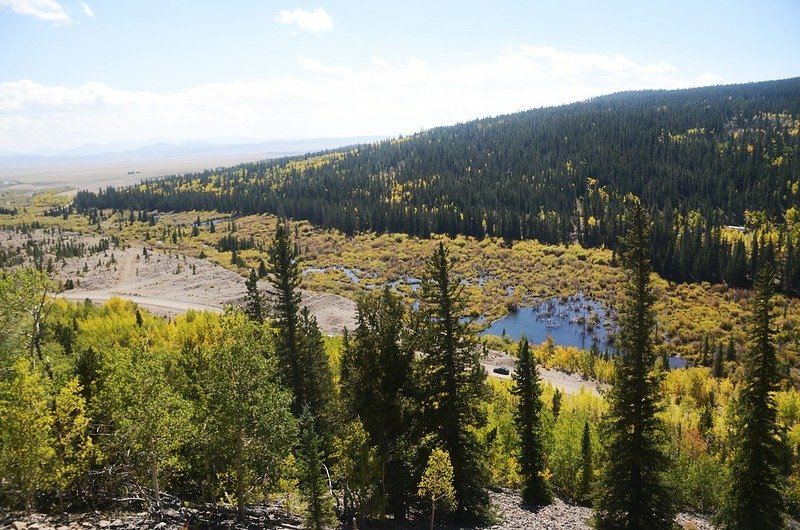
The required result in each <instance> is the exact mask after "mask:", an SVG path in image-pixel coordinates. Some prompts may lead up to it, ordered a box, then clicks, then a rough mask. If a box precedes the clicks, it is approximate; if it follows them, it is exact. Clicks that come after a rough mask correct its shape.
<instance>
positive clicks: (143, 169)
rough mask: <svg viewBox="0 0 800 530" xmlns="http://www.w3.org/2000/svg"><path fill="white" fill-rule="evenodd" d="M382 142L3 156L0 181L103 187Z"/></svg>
mask: <svg viewBox="0 0 800 530" xmlns="http://www.w3.org/2000/svg"><path fill="white" fill-rule="evenodd" d="M382 139H384V137H381V136H353V137H343V138H310V139H304V140H285V141H270V142H256V143H215V142H213V141H209V142H190V143H182V144H173V143H167V142H160V143H153V144H147V145H138V146H137V145H136V144H135V143H132V142H116V143H111V144H105V145H96V144H92V145H86V146H82V147H79V148H75V149H69V150H65V151H62V152H60V153H58V154H15V153H10V152H8V151H5V152H0V179H2V180H9V181H13V182H17V183H20V184H25V185H29V186H31V185H32V186H39V187H41V186H67V187H85V186H92V187H94V186H103V185H124V184H131V183H133V182H136V181H138V180H139V179H142V178H154V177H160V176H163V175H176V174H182V173H186V172H189V171H200V170H202V169H205V168H209V167H211V168H213V167H219V166H230V165H235V164H238V163H241V162H250V161H256V160H264V159H271V158H277V157H284V156H292V155H299V154H304V153H309V152H317V151H324V150H328V149H336V148H340V147H343V146H347V145H353V144H364V143H372V142H376V141H379V140H382Z"/></svg>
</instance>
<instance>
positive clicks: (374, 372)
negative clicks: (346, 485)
mask: <svg viewBox="0 0 800 530" xmlns="http://www.w3.org/2000/svg"><path fill="white" fill-rule="evenodd" d="M404 315H405V309H404V307H403V300H402V298H400V296H398V295H396V294H393V293H392V292H391V290H390V288H389V287H388V286H387V287H386V288H385V289H384V290H383V291H382V292H379V293H372V294H371V295H369V296H365V297H363V298H361V299H360V300H359V301H358V303H357V315H356V321H357V326H356V329H355V331H354V332H353V334H352V335H349V336H348V337H347V340H346V341H345V348H344V353H343V354H342V362H341V367H342V370H341V387H342V401H343V402H344V407H345V412H346V414H347V416H348V419H350V420H352V421H356V420H357V419H360V421H361V422H362V423H363V425H364V429H365V430H366V432H367V433H368V435H369V439H370V444H372V445H374V446H375V447H376V448H377V454H378V455H379V458H380V459H381V461H382V465H383V466H384V469H385V473H384V477H382V478H381V482H380V484H379V488H378V490H379V495H380V496H381V498H382V499H383V501H384V503H386V504H388V505H389V507H390V509H391V510H392V513H393V515H394V518H395V519H396V520H397V519H403V518H405V516H406V510H407V507H408V504H409V502H410V501H411V499H412V498H413V495H414V493H415V492H414V486H415V485H414V481H413V480H412V477H411V473H410V466H409V465H408V462H409V461H410V460H411V457H412V455H411V454H410V453H411V450H412V448H413V446H414V445H416V438H417V436H416V432H415V431H417V430H418V429H417V428H416V425H415V424H416V423H417V422H415V421H414V420H415V414H414V412H415V410H414V408H413V405H412V403H413V400H414V397H415V388H414V378H413V373H412V367H413V361H414V352H413V349H412V348H411V347H410V346H409V342H408V337H407V329H406V324H405V318H404Z"/></svg>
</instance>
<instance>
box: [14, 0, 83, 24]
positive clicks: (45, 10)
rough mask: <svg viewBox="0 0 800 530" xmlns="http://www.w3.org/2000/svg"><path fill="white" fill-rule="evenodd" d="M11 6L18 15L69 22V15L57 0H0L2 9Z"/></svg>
mask: <svg viewBox="0 0 800 530" xmlns="http://www.w3.org/2000/svg"><path fill="white" fill-rule="evenodd" d="M4 7H7V8H9V9H10V10H11V11H13V12H14V13H17V14H18V15H29V16H32V17H36V18H38V19H40V20H47V21H49V22H55V23H57V24H69V22H70V20H69V15H68V14H67V12H66V11H65V10H64V6H62V5H61V4H59V3H58V2H57V1H56V0H0V10H1V9H3V8H4Z"/></svg>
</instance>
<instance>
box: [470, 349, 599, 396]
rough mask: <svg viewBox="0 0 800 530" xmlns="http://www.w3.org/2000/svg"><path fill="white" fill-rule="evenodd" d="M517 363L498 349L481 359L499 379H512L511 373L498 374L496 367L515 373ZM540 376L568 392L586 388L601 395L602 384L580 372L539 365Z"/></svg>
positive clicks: (575, 392)
mask: <svg viewBox="0 0 800 530" xmlns="http://www.w3.org/2000/svg"><path fill="white" fill-rule="evenodd" d="M516 363H517V361H516V359H514V358H513V357H511V356H510V355H508V354H506V353H503V352H501V351H497V350H489V352H488V354H487V355H486V356H485V357H483V358H482V359H481V364H482V365H483V367H484V368H486V372H487V373H488V374H489V376H491V377H497V378H499V379H510V378H511V375H503V374H497V373H495V372H494V369H495V368H499V367H503V368H508V369H509V371H510V372H511V373H514V366H516ZM539 377H540V378H541V380H542V381H544V382H546V383H550V384H551V385H553V387H554V388H557V389H559V390H561V391H562V392H565V393H567V394H578V393H580V391H581V389H585V390H587V391H589V392H591V393H593V394H596V395H600V391H601V386H600V385H599V384H598V383H597V382H596V381H592V380H589V379H584V378H583V377H581V376H580V375H579V374H569V373H567V372H560V371H558V370H549V369H547V368H543V367H541V366H539Z"/></svg>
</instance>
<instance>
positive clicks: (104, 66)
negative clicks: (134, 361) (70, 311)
mask: <svg viewBox="0 0 800 530" xmlns="http://www.w3.org/2000/svg"><path fill="white" fill-rule="evenodd" d="M798 27H800V2H798V1H797V0H783V1H780V0H763V1H736V0H729V1H717V0H709V1H703V0H694V1H682V0H673V1H669V2H664V1H658V2H656V1H651V2H646V1H613V0H606V1H602V2H601V1H597V0H594V1H576V0H561V1H557V2H556V1H551V2H539V1H519V2H511V1H495V2H487V1H485V0H484V1H463V0H462V1H449V0H444V1H434V0H428V1H417V0H405V1H402V2H391V3H384V2H377V1H372V2H344V1H328V0H320V1H318V2H311V3H307V2H293V1H280V0H278V1H276V0H269V1H252V2H251V1H233V0H231V1H228V2H219V1H215V2H210V1H204V0H193V1H185V0H160V1H152V2H151V1H147V0H140V1H137V2H132V1H124V0H102V1H101V0H85V1H83V2H78V1H73V0H0V151H18V152H32V151H37V150H40V151H41V150H48V149H50V150H52V149H63V148H69V147H76V146H80V145H84V144H88V143H108V142H117V141H135V142H141V143H145V142H149V141H153V140H162V141H163V140H166V141H174V142H181V141H193V140H205V139H231V140H233V139H252V140H275V139H298V138H313V137H321V136H350V135H376V134H385V135H397V134H405V133H410V132H414V131H418V130H420V129H423V128H430V127H434V126H437V125H443V124H448V123H454V122H458V121H465V120H469V119H472V118H476V117H482V116H487V115H496V114H501V113H507V112H514V111H517V110H523V109H527V108H532V107H540V106H547V105H554V104H560V103H566V102H570V101H576V100H582V99H586V98H588V97H592V96H596V95H601V94H605V93H609V92H614V91H619V90H629V89H642V88H680V87H689V86H701V85H708V84H719V83H735V82H746V81H758V80H766V79H779V78H786V77H794V76H798V75H800V45H799V44H798V41H797V28H798Z"/></svg>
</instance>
